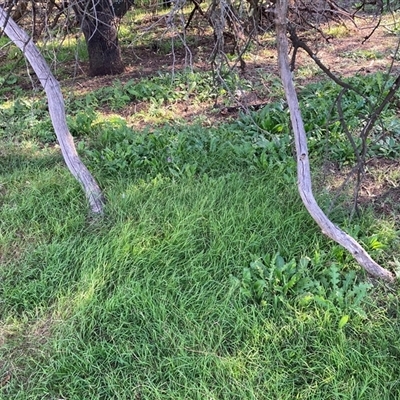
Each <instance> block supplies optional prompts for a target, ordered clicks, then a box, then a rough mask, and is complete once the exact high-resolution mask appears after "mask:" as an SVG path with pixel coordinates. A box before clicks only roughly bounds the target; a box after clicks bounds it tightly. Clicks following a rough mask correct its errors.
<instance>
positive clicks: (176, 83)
mask: <svg viewBox="0 0 400 400" xmlns="http://www.w3.org/2000/svg"><path fill="white" fill-rule="evenodd" d="M138 18H139V17H138ZM131 22H132V21H131ZM129 32H130V31H129V30H127V32H126V33H125V34H126V35H128V34H129ZM122 37H123V38H124V35H123V36H122ZM74 44H75V42H73V41H72V42H70V41H65V45H66V46H67V45H68V46H73V45H74ZM64 50H65V49H64ZM81 51H82V53H84V51H83V50H82V49H81ZM62 54H64V56H66V57H67V56H68V55H69V54H70V53H69V52H68V51H66V50H65V53H62ZM365 54H367V53H363V54H361V53H359V54H358V53H357V54H356V56H357V57H359V58H366V59H367V61H368V62H370V59H371V57H372V56H371V57H370V56H369V55H368V57H367V56H366V55H365ZM346 56H347V58H349V59H353V58H354V57H355V55H354V54H351V55H350V56H351V57H350V56H349V53H346ZM361 56H362V57H361ZM81 58H82V59H84V58H85V54H82V55H81ZM379 60H380V58H379ZM6 64H7V63H5V64H2V65H0V69H1V70H2V71H3V72H4V74H5V73H6V72H7V73H9V75H8V76H7V78H5V79H3V81H2V82H1V83H2V84H3V87H2V88H1V90H0V98H1V103H0V136H1V137H0V399H1V400H2V399H4V400H6V399H15V400H25V399H26V400H36V399H37V400H39V399H46V400H56V399H57V400H59V399H63V400H84V399H85V400H86V399H90V400H92V399H93V400H96V399H99V400H100V399H101V400H108V399H115V400H120V399H134V400H147V399H149V400H153V399H160V400H168V399H170V400H178V399H182V400H186V399H190V400H191V399H193V400H195V399H199V400H205V399H210V400H211V399H212V400H214V399H215V400H220V399H226V400H232V399H238V400H243V399H246V400H247V399H260V400H264V399H265V400H270V399H271V400H275V399H279V400H286V399H287V400H292V399H321V400H330V399H332V400H333V399H335V400H337V399H368V400H372V399H374V400H375V399H376V400H382V399H388V400H392V399H397V398H400V380H399V375H400V362H399V361H400V337H399V328H400V319H399V312H400V307H399V290H398V286H397V284H396V285H394V286H392V287H387V286H384V285H383V284H382V283H380V282H376V281H373V280H371V279H370V278H369V277H368V276H366V275H365V274H364V272H363V271H362V270H360V268H359V267H358V266H357V265H356V264H355V262H354V261H353V259H352V258H351V257H350V256H349V255H348V254H347V253H345V252H344V251H343V249H341V248H340V247H339V246H337V245H336V244H334V243H332V242H330V241H329V240H328V239H326V238H325V237H324V236H323V235H322V234H321V232H320V231H319V229H318V228H317V226H316V224H315V223H314V222H313V221H312V219H311V217H310V216H309V215H308V213H307V212H306V210H305V208H304V207H303V205H302V203H301V200H300V198H299V195H298V193H297V188H296V165H295V162H294V157H293V143H292V140H293V139H292V137H291V135H290V128H289V121H288V112H287V109H286V105H285V103H284V102H283V101H282V100H281V99H280V97H281V95H282V88H281V86H280V85H279V83H278V81H277V79H276V78H273V77H271V76H270V75H268V76H267V75H262V76H261V75H260V79H261V81H260V82H261V83H260V82H259V86H257V83H256V82H255V81H254V80H252V81H251V80H246V79H245V78H243V77H241V76H239V74H232V75H229V76H227V77H226V78H227V79H226V81H225V82H224V85H222V86H219V87H218V88H215V87H214V86H213V81H212V75H211V74H210V73H208V72H206V71H204V70H201V71H197V70H194V71H187V70H182V71H176V72H174V73H173V74H172V73H169V72H166V71H164V72H163V73H159V74H155V75H154V76H147V77H144V78H141V79H136V78H135V79H125V78H127V77H123V79H113V80H111V78H110V80H109V81H107V82H105V83H104V84H97V85H96V81H95V80H94V81H93V82H94V83H93V82H89V84H88V86H85V84H82V85H76V87H74V88H71V86H70V85H67V84H65V85H63V87H64V92H65V95H66V105H67V111H68V122H69V126H70V130H71V132H72V134H73V135H74V137H75V140H76V144H77V147H78V150H79V152H80V155H81V156H82V159H83V161H84V162H85V163H86V164H87V165H88V167H89V168H90V170H91V171H92V172H93V174H94V176H95V177H96V179H97V180H98V181H99V183H100V186H101V187H102V188H103V190H104V193H105V196H106V199H107V205H106V210H105V215H104V216H103V217H101V218H94V217H93V216H91V215H89V214H88V207H87V204H86V203H85V199H84V195H83V193H82V191H81V189H80V187H79V185H78V184H77V183H76V181H75V180H74V179H73V177H72V176H71V175H70V174H69V172H68V170H67V169H66V167H65V166H64V163H63V160H62V158H61V155H60V151H59V147H58V146H57V144H56V142H55V139H54V135H53V132H52V127H51V123H50V121H49V117H48V115H47V109H46V102H45V99H44V98H43V97H42V95H40V94H37V93H35V95H33V93H31V92H27V91H26V90H24V89H23V87H22V86H23V85H22V86H21V87H19V88H18V87H17V86H13V85H15V83H16V80H18V79H20V78H19V77H17V75H14V74H13V73H12V70H11V72H10V69H9V68H8V67H7V65H8V64H7V65H6ZM7 68H8V69H7ZM307 71H308V72H310V71H311V70H307ZM64 72H65V71H64ZM308 72H307V73H308ZM310 73H312V71H311V72H310ZM350 81H351V83H352V84H354V85H355V86H356V87H357V88H358V90H359V91H361V92H362V93H363V94H364V95H365V96H368V99H369V101H370V102H371V103H374V102H376V101H377V100H378V99H380V98H382V96H383V94H384V93H385V92H387V90H388V88H389V87H390V85H391V82H392V80H391V78H388V77H387V76H386V75H384V74H381V73H377V74H370V75H365V76H354V77H352V78H351V79H350ZM18 82H19V81H18ZM263 82H264V83H263ZM7 85H8V86H7ZM90 85H93V86H90ZM267 86H268V88H267ZM12 88H14V89H15V90H14V91H13V90H11V89H12ZM243 88H244V89H245V90H244V91H245V92H246V91H252V90H254V91H257V90H260V91H261V90H264V91H267V89H268V92H267V93H265V95H266V96H267V97H268V98H269V99H275V100H278V101H276V102H274V101H271V102H270V104H268V105H266V106H265V107H263V108H261V109H259V110H257V111H250V112H248V113H235V114H234V115H233V116H232V117H230V118H226V119H224V120H221V118H220V119H218V115H215V112H214V115H213V112H209V113H208V114H202V113H200V115H198V116H197V117H193V118H189V119H188V118H187V116H186V115H184V107H185V106H186V105H187V104H189V103H190V105H191V106H193V107H194V108H196V107H200V105H202V104H204V103H206V102H208V103H209V104H212V103H213V102H214V101H216V97H220V98H223V99H225V100H224V101H225V102H226V104H224V106H226V107H229V106H231V104H230V103H229V101H228V100H226V99H227V98H228V97H229V96H228V95H229V93H232V92H235V90H237V89H240V90H241V91H242V92H243ZM339 92H340V88H338V87H337V86H335V85H334V84H333V83H327V82H319V83H313V84H310V85H304V87H302V89H301V90H300V98H301V106H302V111H303V117H304V120H305V122H306V130H307V132H308V139H309V147H310V154H311V158H312V162H313V166H314V172H313V173H314V180H315V182H314V183H315V189H316V196H317V198H318V200H319V202H320V204H321V206H322V208H323V209H324V210H328V209H329V208H330V207H329V205H330V199H331V198H332V197H333V195H334V193H333V192H334V190H333V189H335V188H336V187H337V186H338V181H339V178H340V179H342V178H343V177H344V176H345V174H344V172H345V171H348V170H349V169H350V168H351V166H352V165H353V163H354V161H355V156H354V152H353V149H352V147H351V146H350V144H349V142H348V140H347V138H346V134H345V132H344V131H343V128H342V126H341V124H340V123H339V122H338V118H337V115H336V114H335V112H336V111H335V110H334V109H333V108H332V101H333V100H334V99H335V98H337V96H338V94H339ZM216 93H217V94H216ZM343 97H344V99H345V101H344V103H343V104H344V106H343V114H344V116H345V118H346V121H347V123H348V127H349V130H350V131H351V132H352V133H354V135H355V137H356V133H357V129H359V127H360V126H361V125H362V123H363V121H364V118H365V117H366V116H367V115H369V113H370V111H371V110H370V108H368V107H369V103H367V102H365V101H362V98H360V97H359V96H358V95H355V94H351V93H346V94H344V95H343ZM396 101H397V102H398V101H399V96H398V95H397V98H396ZM143 104H145V106H144V107H143V108H142V109H141V111H140V112H137V113H133V112H132V109H133V106H134V107H136V106H139V105H143ZM178 111H181V112H182V113H181V114H180V113H178ZM397 112H398V110H397V109H396V105H395V104H394V105H391V106H390V107H388V108H387V109H385V110H384V112H383V114H382V119H381V121H380V125H379V127H378V128H377V129H376V131H374V132H373V133H372V135H371V141H370V142H369V143H368V144H369V153H368V157H369V158H370V159H373V160H384V161H385V164H384V166H385V168H386V169H385V170H380V172H379V174H380V175H379V174H376V175H375V180H374V181H373V182H372V181H371V180H368V179H367V183H368V184H369V185H370V186H369V187H368V190H372V189H374V188H375V189H377V188H378V187H379V190H381V189H382V188H383V187H384V188H387V185H389V184H390V185H392V184H393V187H394V188H395V189H396V188H397V186H398V181H399V173H398V168H397V164H396V161H395V160H396V159H398V158H399V155H400V140H399V139H398V135H397V136H396V133H397V134H398V132H399V129H400V125H399V122H398V115H397ZM213 118H214V119H213ZM382 132H385V135H382ZM357 144H358V142H357ZM323 161H325V163H324V162H323ZM376 164H377V165H378V162H376ZM379 165H383V164H382V161H381V164H379ZM379 165H378V166H379ZM388 166H392V167H393V166H395V167H393V168H389V167H388ZM329 168H331V169H334V173H333V174H332V173H328V172H329V171H328V172H327V169H329ZM368 168H369V170H368V171H372V165H370V166H368ZM368 171H367V178H368ZM378 181H379V182H378ZM385 185H386V186H385ZM396 185H397V186H396ZM362 190H364V188H362ZM365 190H366V189H365ZM365 190H364V192H365ZM364 192H362V195H361V197H360V198H361V199H362V200H363V202H362V204H361V208H360V213H359V215H355V216H354V217H353V219H350V218H349V215H350V213H351V212H350V210H351V190H350V189H348V188H347V187H346V190H344V191H343V192H342V193H341V196H339V197H338V198H337V203H336V206H335V207H334V208H333V210H332V211H331V213H330V217H331V219H332V220H333V221H334V222H335V223H337V224H338V225H340V226H341V227H343V228H344V229H345V230H346V231H347V232H349V233H350V234H352V235H353V236H354V237H355V238H356V239H357V240H358V241H360V242H361V243H362V244H363V246H364V247H365V248H366V249H367V250H368V251H369V252H370V254H371V256H372V257H373V258H374V259H375V260H377V261H378V262H380V263H381V264H382V265H383V266H385V267H388V268H390V269H392V270H396V269H397V268H398V267H399V262H398V260H399V259H400V251H399V244H400V239H399V218H398V211H399V209H398V202H397V200H396V199H395V198H391V197H390V196H387V197H382V199H381V200H379V199H380V198H378V197H377V196H375V197H374V199H375V200H376V201H375V202H372V201H366V200H365V199H366V196H365V193H364ZM363 193H364V195H363ZM393 193H394V192H393ZM396 193H397V192H396ZM369 200H370V199H369ZM378 200H379V201H378ZM378 203H379V204H378ZM378 206H382V207H381V208H379V207H378ZM383 206H385V207H383ZM382 210H383V211H384V212H383V211H382Z"/></svg>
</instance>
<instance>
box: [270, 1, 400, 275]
mask: <svg viewBox="0 0 400 400" xmlns="http://www.w3.org/2000/svg"><path fill="white" fill-rule="evenodd" d="M287 10H288V0H277V2H276V6H275V11H276V24H275V26H276V33H277V45H278V62H279V69H280V73H281V79H282V83H283V87H284V89H285V94H286V99H287V102H288V106H289V111H290V119H291V122H292V128H293V132H294V136H295V143H296V154H297V175H298V188H299V192H300V196H301V199H302V201H303V203H304V205H305V206H306V208H307V210H308V212H309V213H310V215H311V216H312V218H313V219H314V220H315V222H316V223H317V224H318V225H319V227H320V228H321V230H322V232H323V233H324V234H325V235H327V236H328V237H329V238H331V239H332V240H334V241H335V242H337V243H338V244H340V245H341V246H343V247H344V248H345V249H346V250H348V251H349V252H350V253H351V254H352V255H353V257H354V258H355V259H356V260H357V262H358V263H359V264H360V265H361V266H362V267H363V268H364V269H365V270H366V271H367V272H368V273H369V274H370V275H372V276H374V277H376V278H381V279H384V280H386V281H389V282H393V281H394V276H393V274H392V273H391V272H390V271H388V270H386V269H385V268H382V267H381V266H380V265H379V264H377V263H376V262H375V261H374V260H373V259H372V258H371V257H370V255H369V254H368V253H367V252H366V251H365V250H364V249H363V248H362V247H361V246H360V244H359V243H358V242H357V241H356V240H354V239H353V238H352V237H351V236H349V235H348V234H347V233H345V232H344V231H342V230H341V229H340V228H338V227H337V226H336V225H334V224H333V223H332V221H330V220H329V218H328V217H327V216H326V215H325V214H324V212H323V211H322V210H321V208H320V207H319V205H318V204H317V202H316V200H315V198H314V195H313V192H312V187H311V172H310V161H309V157H308V148H307V136H306V132H305V129H304V124H303V120H302V117H301V113H300V106H299V102H298V99H297V94H296V90H295V87H294V83H293V80H292V73H291V71H290V65H289V60H288V48H289V46H288V38H287V22H286V21H287Z"/></svg>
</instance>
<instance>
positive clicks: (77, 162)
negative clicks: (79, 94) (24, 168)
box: [0, 6, 104, 214]
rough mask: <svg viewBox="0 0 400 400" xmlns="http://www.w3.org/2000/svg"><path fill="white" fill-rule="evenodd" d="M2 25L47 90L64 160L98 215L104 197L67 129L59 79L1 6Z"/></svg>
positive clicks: (0, 18)
mask: <svg viewBox="0 0 400 400" xmlns="http://www.w3.org/2000/svg"><path fill="white" fill-rule="evenodd" d="M0 27H2V28H3V30H4V32H5V34H6V35H7V36H8V37H9V38H10V40H11V41H12V42H13V43H14V44H15V45H16V46H17V47H18V48H19V49H20V50H21V51H22V52H23V53H24V56H25V57H26V59H27V60H28V61H29V63H30V64H31V66H32V68H33V70H34V71H35V73H36V75H37V77H38V79H39V81H40V83H41V84H42V86H43V88H44V90H45V92H46V96H47V101H48V106H49V113H50V117H51V121H52V123H53V127H54V131H55V133H56V135H57V139H58V142H59V144H60V147H61V152H62V154H63V156H64V160H65V162H66V164H67V166H68V168H69V170H70V171H71V173H72V174H73V175H74V177H75V178H76V179H77V180H78V182H79V183H80V184H81V186H82V187H83V189H84V191H85V193H86V197H87V199H88V201H89V204H90V208H91V210H92V211H93V212H94V213H96V214H101V213H102V212H103V206H104V198H103V195H102V193H101V190H100V188H99V186H98V185H97V183H96V181H95V179H94V178H93V176H92V175H91V173H90V172H89V170H88V169H87V168H86V166H85V165H84V164H83V162H82V161H81V159H80V158H79V155H78V153H77V151H76V149H75V144H74V141H73V138H72V135H71V134H70V132H69V130H68V126H67V121H66V118H65V106H64V99H63V96H62V93H61V89H60V85H59V83H58V81H57V80H56V79H55V77H54V76H53V74H52V73H51V71H50V68H49V66H48V65H47V63H46V61H45V59H44V58H43V56H42V55H41V53H40V51H39V50H38V48H37V47H36V46H35V44H34V43H33V41H32V40H31V39H30V38H29V36H28V35H27V34H26V33H25V31H24V30H22V29H21V28H20V27H19V26H18V25H17V24H16V23H15V22H14V20H12V19H11V18H9V15H8V14H7V12H6V11H5V10H4V9H3V8H2V7H1V6H0Z"/></svg>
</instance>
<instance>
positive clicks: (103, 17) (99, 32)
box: [73, 0, 133, 76]
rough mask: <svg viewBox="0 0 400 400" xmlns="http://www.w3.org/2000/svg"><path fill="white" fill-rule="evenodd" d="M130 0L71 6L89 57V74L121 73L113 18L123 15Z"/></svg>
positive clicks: (120, 60) (130, 2)
mask: <svg viewBox="0 0 400 400" xmlns="http://www.w3.org/2000/svg"><path fill="white" fill-rule="evenodd" d="M132 4H133V0H119V1H117V2H115V4H113V3H112V2H111V0H97V1H95V2H94V1H93V2H92V1H87V0H86V1H77V2H75V3H74V5H73V9H74V12H75V15H76V17H77V19H78V22H79V23H80V25H81V28H82V32H83V34H84V36H85V41H86V45H87V49H88V54H89V75H91V76H103V75H116V74H120V73H122V72H123V71H124V64H123V62H122V58H121V49H120V46H119V42H118V31H117V26H116V23H117V19H118V18H120V17H122V16H123V15H125V13H126V12H127V11H128V10H129V8H130V7H131V6H132Z"/></svg>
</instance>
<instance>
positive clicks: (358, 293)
mask: <svg viewBox="0 0 400 400" xmlns="http://www.w3.org/2000/svg"><path fill="white" fill-rule="evenodd" d="M320 264H321V259H320V256H319V255H316V256H315V257H314V258H313V259H309V258H307V257H302V258H301V259H300V260H299V261H298V262H296V261H295V260H294V259H292V260H290V261H285V260H284V258H283V257H282V256H280V255H279V254H276V255H275V256H273V257H271V256H266V257H264V258H263V259H258V260H256V261H254V262H251V263H250V267H246V268H244V269H243V273H242V277H241V279H240V280H239V281H238V283H239V286H240V293H241V294H242V295H243V296H244V297H245V298H246V299H248V300H250V301H253V302H255V303H257V304H259V305H261V306H272V307H274V308H275V309H276V308H277V307H278V306H282V305H285V304H291V305H292V306H295V305H296V304H297V305H298V306H300V307H306V306H309V305H310V304H314V305H315V306H317V307H322V308H324V309H327V310H333V311H335V310H339V311H340V312H350V311H353V312H356V313H357V314H359V315H362V316H364V315H365V312H364V311H363V310H362V308H361V303H362V301H363V299H364V298H365V297H366V296H367V292H368V290H369V289H370V288H371V287H372V285H371V284H369V283H367V282H357V275H356V272H355V271H354V270H352V271H349V272H346V273H342V272H341V271H340V270H339V267H338V266H337V265H336V264H334V263H332V264H331V265H330V267H328V268H324V269H322V270H321V271H318V270H319V269H320V267H321V265H320ZM310 270H312V271H313V272H311V273H312V274H313V275H311V273H310Z"/></svg>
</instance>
